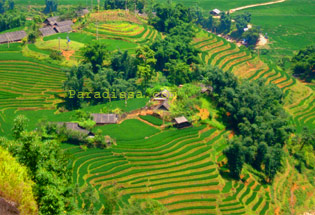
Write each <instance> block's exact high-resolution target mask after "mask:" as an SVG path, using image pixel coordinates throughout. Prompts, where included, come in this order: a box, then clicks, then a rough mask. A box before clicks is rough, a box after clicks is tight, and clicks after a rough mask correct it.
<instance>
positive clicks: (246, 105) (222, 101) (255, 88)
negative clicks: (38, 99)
mask: <svg viewBox="0 0 315 215" xmlns="http://www.w3.org/2000/svg"><path fill="white" fill-rule="evenodd" d="M203 74H204V77H205V78H204V81H205V82H206V83H207V84H208V85H210V86H212V87H213V95H212V96H213V97H214V98H215V99H216V100H217V101H218V108H219V109H220V111H221V112H222V115H224V116H226V117H225V120H226V122H227V123H228V125H229V126H230V127H231V128H232V129H233V130H234V131H235V134H236V135H235V136H234V138H233V139H232V140H231V141H230V142H229V147H228V148H227V149H226V150H225V154H226V156H227V158H228V166H229V169H230V172H231V175H232V176H233V177H235V178H238V177H239V175H240V173H241V170H242V167H243V164H244V162H246V163H248V164H250V165H252V166H253V167H254V168H256V169H257V170H264V172H265V174H266V176H267V177H268V179H269V180H272V179H273V177H274V176H275V174H276V172H277V171H278V170H279V168H280V167H281V159H282V154H283V153H282V152H283V151H282V147H283V145H284V144H285V142H286V141H287V139H288V138H289V134H290V133H291V132H292V128H291V126H289V122H288V116H287V114H286V113H285V111H284V109H283V107H282V102H283V97H284V96H283V93H282V91H281V90H280V89H279V88H278V87H276V86H275V85H270V84H268V85H266V83H265V82H264V80H259V81H252V82H249V81H245V80H242V82H239V81H238V80H237V78H236V77H235V76H234V75H233V74H232V73H231V72H223V71H221V70H220V69H218V68H206V69H204V71H203Z"/></svg>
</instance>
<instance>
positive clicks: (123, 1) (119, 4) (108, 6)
mask: <svg viewBox="0 0 315 215" xmlns="http://www.w3.org/2000/svg"><path fill="white" fill-rule="evenodd" d="M145 4H146V1H145V0H137V1H127V0H105V4H104V9H105V10H113V9H130V10H135V9H136V10H138V11H139V12H140V13H143V11H144V7H145Z"/></svg>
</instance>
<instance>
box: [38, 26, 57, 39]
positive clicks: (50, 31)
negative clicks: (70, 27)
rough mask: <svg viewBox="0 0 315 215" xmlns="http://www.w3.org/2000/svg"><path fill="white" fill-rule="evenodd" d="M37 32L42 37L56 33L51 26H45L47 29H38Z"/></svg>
mask: <svg viewBox="0 0 315 215" xmlns="http://www.w3.org/2000/svg"><path fill="white" fill-rule="evenodd" d="M39 31H40V32H41V33H42V35H43V36H44V37H45V36H49V35H53V34H56V33H57V31H56V30H55V29H54V28H53V27H52V26H47V27H44V28H40V29H39Z"/></svg>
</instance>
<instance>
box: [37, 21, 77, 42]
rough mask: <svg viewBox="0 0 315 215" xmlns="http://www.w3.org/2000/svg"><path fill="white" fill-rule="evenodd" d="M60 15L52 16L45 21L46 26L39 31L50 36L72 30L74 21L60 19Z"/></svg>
mask: <svg viewBox="0 0 315 215" xmlns="http://www.w3.org/2000/svg"><path fill="white" fill-rule="evenodd" d="M58 20H59V16H53V17H50V18H47V19H46V20H45V21H44V25H45V27H43V28H40V29H39V31H40V32H41V33H42V35H43V36H44V37H45V36H49V35H53V34H57V33H65V32H71V31H72V27H71V26H72V25H73V22H72V21H71V20H65V21H58Z"/></svg>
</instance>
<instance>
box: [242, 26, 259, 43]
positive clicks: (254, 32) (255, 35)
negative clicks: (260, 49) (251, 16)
mask: <svg viewBox="0 0 315 215" xmlns="http://www.w3.org/2000/svg"><path fill="white" fill-rule="evenodd" d="M259 34H260V28H258V27H253V28H251V29H249V30H248V31H246V32H245V33H244V34H243V38H244V39H245V41H246V43H247V44H248V45H249V46H252V47H253V46H255V45H256V43H257V42H258V39H259Z"/></svg>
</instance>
